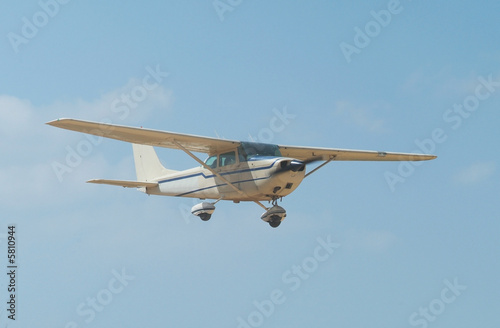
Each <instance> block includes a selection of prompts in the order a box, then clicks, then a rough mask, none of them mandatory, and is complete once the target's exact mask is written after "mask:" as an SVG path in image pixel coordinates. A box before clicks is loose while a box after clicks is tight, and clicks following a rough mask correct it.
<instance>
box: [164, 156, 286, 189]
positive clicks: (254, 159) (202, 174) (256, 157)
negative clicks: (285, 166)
mask: <svg viewBox="0 0 500 328" xmlns="http://www.w3.org/2000/svg"><path fill="white" fill-rule="evenodd" d="M264 159H275V161H274V162H272V163H271V164H270V165H268V166H263V167H257V168H248V169H243V170H236V171H229V172H221V173H220V175H222V176H224V175H230V174H236V173H243V172H251V171H259V170H266V169H270V168H271V167H273V166H274V164H275V163H276V162H277V161H278V160H280V159H281V157H273V156H255V157H252V158H250V159H249V161H257V160H264ZM197 176H202V177H203V178H205V179H209V178H213V177H216V175H215V174H210V175H205V174H204V173H203V172H198V173H194V174H190V175H185V176H181V177H176V178H171V179H165V180H161V181H158V183H167V182H172V181H178V180H183V179H189V178H194V177H197ZM264 179H269V176H267V177H263V178H257V179H248V180H241V181H235V182H231V183H233V184H236V183H243V182H249V181H257V180H264ZM226 185H227V183H222V184H215V185H213V186H209V187H204V188H200V189H195V190H191V191H188V192H185V193H182V194H178V195H176V196H185V195H189V194H192V193H195V192H198V191H203V190H208V189H211V188H216V187H221V186H226Z"/></svg>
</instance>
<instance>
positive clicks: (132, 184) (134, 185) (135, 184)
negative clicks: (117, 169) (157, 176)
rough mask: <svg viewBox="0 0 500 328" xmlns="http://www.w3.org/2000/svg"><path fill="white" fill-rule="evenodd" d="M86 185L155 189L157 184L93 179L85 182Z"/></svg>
mask: <svg viewBox="0 0 500 328" xmlns="http://www.w3.org/2000/svg"><path fill="white" fill-rule="evenodd" d="M87 182H88V183H97V184H107V185H112V186H121V187H124V188H141V187H156V186H158V182H146V181H128V180H105V179H94V180H89V181H87Z"/></svg>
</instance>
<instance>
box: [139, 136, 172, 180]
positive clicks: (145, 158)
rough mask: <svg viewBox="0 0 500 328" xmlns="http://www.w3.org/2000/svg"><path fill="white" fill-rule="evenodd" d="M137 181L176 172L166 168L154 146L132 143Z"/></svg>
mask: <svg viewBox="0 0 500 328" xmlns="http://www.w3.org/2000/svg"><path fill="white" fill-rule="evenodd" d="M132 150H133V152H134V162H135V172H136V174H137V181H154V179H157V178H159V177H161V176H164V175H168V174H172V173H175V172H177V171H175V170H169V169H167V168H165V167H164V166H163V165H162V164H161V162H160V159H159V158H158V155H157V154H156V151H155V149H154V148H153V146H148V145H140V144H132Z"/></svg>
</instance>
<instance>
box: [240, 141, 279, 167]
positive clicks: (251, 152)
mask: <svg viewBox="0 0 500 328" xmlns="http://www.w3.org/2000/svg"><path fill="white" fill-rule="evenodd" d="M238 154H239V157H240V162H243V161H248V160H249V159H250V158H251V157H254V156H273V157H276V156H281V152H280V149H279V147H278V146H277V145H271V144H264V143H258V142H242V143H241V145H240V146H239V147H238Z"/></svg>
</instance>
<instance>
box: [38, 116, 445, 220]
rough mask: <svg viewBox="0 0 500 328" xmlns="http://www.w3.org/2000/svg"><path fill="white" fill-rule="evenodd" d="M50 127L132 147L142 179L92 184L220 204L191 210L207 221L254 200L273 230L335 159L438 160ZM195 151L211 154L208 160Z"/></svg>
mask: <svg viewBox="0 0 500 328" xmlns="http://www.w3.org/2000/svg"><path fill="white" fill-rule="evenodd" d="M47 124H49V125H52V126H55V127H58V128H63V129H67V130H73V131H79V132H83V133H88V134H92V135H96V136H102V137H106V138H111V139H117V140H122V141H126V142H130V143H132V146H133V147H132V148H133V153H134V162H135V168H136V174H137V181H126V180H105V179H95V180H89V181H87V182H90V183H98V184H108V185H115V186H122V187H129V188H138V189H139V190H140V191H142V192H144V193H146V194H148V195H163V196H177V197H192V198H199V199H201V200H206V199H212V200H215V201H214V202H207V201H204V202H201V203H199V204H197V205H195V206H193V208H192V209H191V212H192V213H193V214H194V215H196V216H199V217H200V218H201V219H202V220H204V221H207V220H209V219H210V217H211V216H212V214H213V212H214V210H215V204H216V203H217V202H218V201H220V200H232V201H233V202H235V203H239V202H240V201H252V202H255V203H257V204H258V205H259V206H261V207H262V208H263V209H264V210H265V212H264V214H262V216H261V219H262V220H263V221H265V222H268V223H269V225H270V226H271V227H273V228H276V227H278V226H279V225H280V223H281V221H283V220H284V219H285V217H286V211H285V210H284V209H283V208H282V207H281V206H278V205H277V201H278V199H281V198H283V197H285V196H287V195H289V194H291V193H292V192H293V191H294V190H295V189H296V188H297V187H298V186H299V185H300V183H301V182H302V180H303V179H304V178H305V177H307V176H309V175H311V174H312V173H314V172H316V171H317V170H318V169H320V168H321V167H323V166H324V165H326V164H328V163H329V162H331V161H334V160H335V161H425V160H431V159H434V158H436V156H434V155H424V154H408V153H389V152H382V151H365V150H351V149H334V148H317V147H297V146H281V145H273V144H264V143H256V142H246V141H235V140H223V139H216V138H209V137H200V136H195V135H190V134H181V133H173V132H166V131H158V130H150V129H143V128H136V127H127V126H120V125H113V124H104V123H98V122H89V121H82V120H75V119H58V120H55V121H51V122H48V123H47ZM153 146H157V147H165V148H174V149H180V150H182V151H184V152H185V153H186V154H188V155H189V156H191V157H192V158H193V159H194V160H195V161H197V162H198V163H199V164H200V165H201V166H198V167H195V168H192V169H188V170H184V171H175V170H170V169H166V168H165V167H164V166H163V165H162V164H161V162H160V160H159V159H158V156H157V155H156V152H155V150H154V148H153ZM193 152H199V153H205V154H207V155H208V158H207V159H206V160H205V161H202V160H200V159H199V158H198V157H197V156H196V155H194V154H193ZM316 161H323V163H322V164H321V165H319V166H318V167H316V168H315V169H313V170H312V171H310V172H308V173H306V165H307V164H309V163H311V162H316ZM261 201H268V202H271V205H272V206H271V207H266V206H264V205H263V204H262V203H261Z"/></svg>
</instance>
